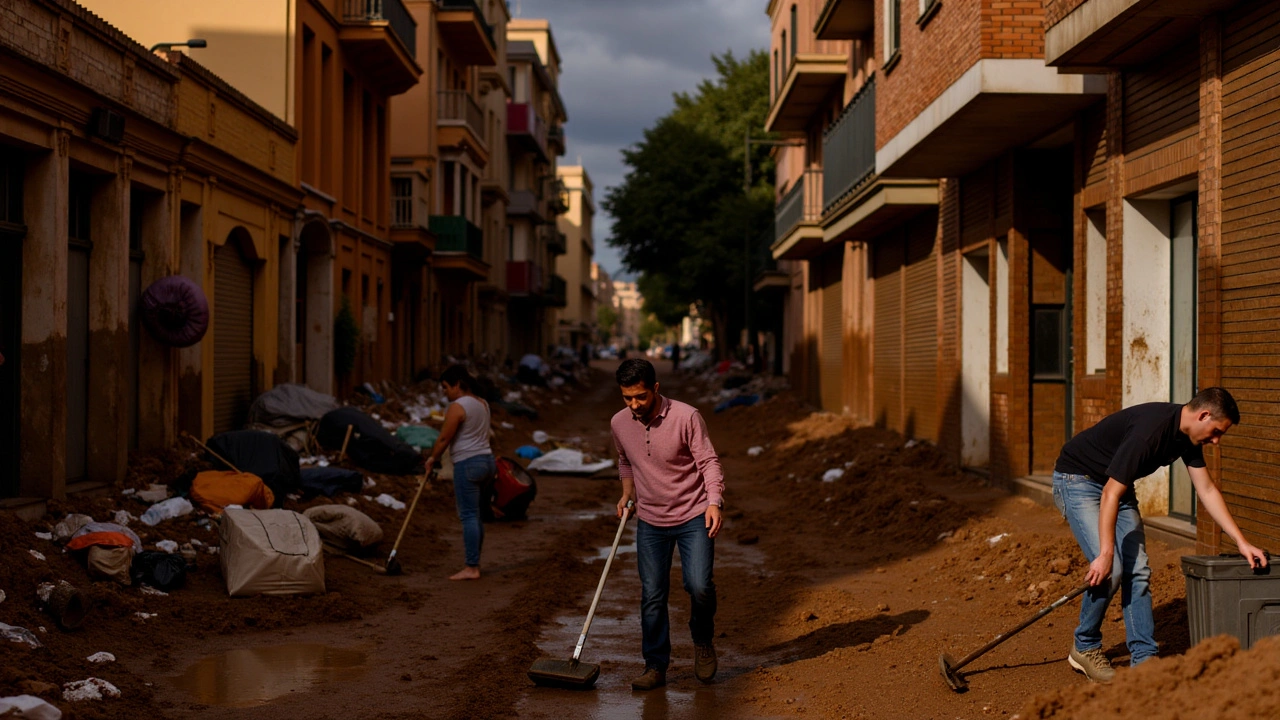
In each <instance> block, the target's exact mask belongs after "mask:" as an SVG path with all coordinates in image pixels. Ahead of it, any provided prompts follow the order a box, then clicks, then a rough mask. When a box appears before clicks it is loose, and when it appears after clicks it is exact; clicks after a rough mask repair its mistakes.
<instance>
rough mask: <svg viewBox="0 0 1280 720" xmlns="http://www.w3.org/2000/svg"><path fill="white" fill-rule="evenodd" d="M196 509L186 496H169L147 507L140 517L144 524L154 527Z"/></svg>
mask: <svg viewBox="0 0 1280 720" xmlns="http://www.w3.org/2000/svg"><path fill="white" fill-rule="evenodd" d="M194 509H195V508H194V507H192V505H191V501H190V500H187V499H186V498H184V497H175V498H169V499H168V500H165V501H163V502H158V503H156V504H155V505H152V506H151V507H149V508H147V511H146V512H144V513H142V517H141V518H140V519H141V520H142V522H143V523H144V524H146V525H150V526H152V527H154V526H156V525H159V524H160V523H161V522H163V521H165V520H169V519H171V518H176V517H182V516H183V515H187V514H189V513H190V512H191V511H192V510H194Z"/></svg>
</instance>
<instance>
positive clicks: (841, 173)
mask: <svg viewBox="0 0 1280 720" xmlns="http://www.w3.org/2000/svg"><path fill="white" fill-rule="evenodd" d="M822 167H823V168H824V169H825V171H826V176H825V177H824V178H823V188H822V210H823V212H824V213H825V212H826V211H827V210H829V209H830V208H831V207H832V206H833V205H835V204H836V203H837V202H839V201H840V200H841V199H843V198H845V197H846V196H848V195H849V194H850V193H852V192H853V191H854V190H855V189H857V188H858V187H859V186H861V185H862V184H863V183H865V182H866V181H867V179H868V178H870V177H871V176H872V175H875V172H876V83H875V76H874V75H873V76H871V80H869V81H868V82H867V84H866V85H863V86H862V89H860V90H859V91H858V94H857V95H855V96H854V97H853V100H852V101H851V102H850V103H849V104H848V105H847V106H846V107H845V109H844V112H842V113H840V117H839V118H838V119H837V120H836V121H835V122H834V123H832V124H831V127H829V128H827V131H826V132H825V133H823V135H822Z"/></svg>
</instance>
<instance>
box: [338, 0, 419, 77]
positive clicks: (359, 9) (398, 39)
mask: <svg viewBox="0 0 1280 720" xmlns="http://www.w3.org/2000/svg"><path fill="white" fill-rule="evenodd" d="M417 38H418V24H417V22H416V21H415V20H414V19H413V16H412V15H410V14H409V11H408V10H406V9H405V7H404V3H403V2H402V1H401V0H343V6H342V28H341V30H339V33H338V40H339V41H340V42H342V44H343V46H344V47H345V49H346V50H347V52H349V53H350V57H351V59H352V60H353V61H354V62H353V64H354V65H355V66H357V67H360V68H362V69H363V70H366V71H367V72H365V73H364V77H365V78H366V79H367V81H368V82H370V83H371V84H373V85H374V86H375V87H377V88H378V89H380V90H382V91H384V92H386V93H387V94H388V95H399V94H400V93H402V92H404V91H406V90H408V89H409V88H411V87H413V86H414V85H416V84H417V83H418V78H419V77H420V76H421V75H422V68H420V67H418V63H417V59H416V58H417V45H418V42H417Z"/></svg>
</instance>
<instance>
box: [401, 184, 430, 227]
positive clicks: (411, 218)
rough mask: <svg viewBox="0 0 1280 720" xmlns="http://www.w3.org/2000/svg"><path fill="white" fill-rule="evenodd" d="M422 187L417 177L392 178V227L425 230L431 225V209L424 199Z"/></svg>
mask: <svg viewBox="0 0 1280 720" xmlns="http://www.w3.org/2000/svg"><path fill="white" fill-rule="evenodd" d="M422 185H423V183H422V181H421V180H420V179H419V178H416V177H393V178H391V227H393V228H419V227H422V228H425V227H427V226H428V225H429V224H430V222H431V221H430V217H431V208H430V207H429V206H428V205H427V201H426V199H425V198H423V197H422V195H423V192H424V188H423V187H422Z"/></svg>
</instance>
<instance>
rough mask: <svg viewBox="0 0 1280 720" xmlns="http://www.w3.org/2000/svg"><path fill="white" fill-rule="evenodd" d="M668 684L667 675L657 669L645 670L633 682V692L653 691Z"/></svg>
mask: <svg viewBox="0 0 1280 720" xmlns="http://www.w3.org/2000/svg"><path fill="white" fill-rule="evenodd" d="M666 684H667V674H666V673H665V672H663V671H661V670H659V669H657V668H645V669H644V672H643V673H642V674H641V675H640V677H638V678H636V679H635V680H632V681H631V689H632V690H640V691H644V690H653V689H655V688H660V687H662V686H663V685H666Z"/></svg>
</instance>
